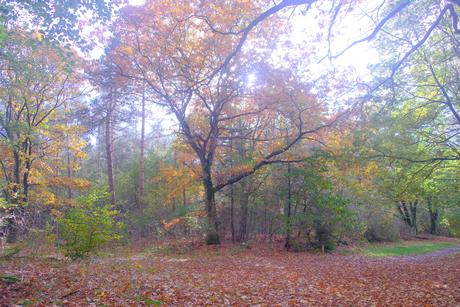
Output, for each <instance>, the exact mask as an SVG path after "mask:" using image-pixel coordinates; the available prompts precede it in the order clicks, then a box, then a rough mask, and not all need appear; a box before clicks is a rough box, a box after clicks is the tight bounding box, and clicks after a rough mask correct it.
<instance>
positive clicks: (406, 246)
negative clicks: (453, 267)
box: [364, 242, 455, 258]
mask: <svg viewBox="0 0 460 307" xmlns="http://www.w3.org/2000/svg"><path fill="white" fill-rule="evenodd" d="M454 245H455V244H454V243H448V242H437V243H426V242H411V243H406V242H405V243H401V242H399V243H391V244H381V245H379V244H377V245H373V246H372V247H369V248H366V249H365V250H364V254H365V255H366V256H368V257H373V258H381V257H388V256H404V255H422V254H429V253H433V252H436V251H438V250H442V249H446V248H449V247H453V246H454Z"/></svg>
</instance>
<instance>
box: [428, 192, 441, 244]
mask: <svg viewBox="0 0 460 307" xmlns="http://www.w3.org/2000/svg"><path fill="white" fill-rule="evenodd" d="M427 206H428V213H429V214H430V234H432V235H435V236H437V235H438V212H439V210H438V209H435V208H434V205H433V200H432V198H431V197H429V198H428V200H427Z"/></svg>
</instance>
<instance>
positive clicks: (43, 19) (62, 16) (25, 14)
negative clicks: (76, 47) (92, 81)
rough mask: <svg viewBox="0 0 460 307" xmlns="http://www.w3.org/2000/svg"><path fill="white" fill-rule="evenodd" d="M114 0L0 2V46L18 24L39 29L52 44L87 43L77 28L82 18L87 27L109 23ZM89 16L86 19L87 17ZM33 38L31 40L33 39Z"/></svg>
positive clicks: (5, 0)
mask: <svg viewBox="0 0 460 307" xmlns="http://www.w3.org/2000/svg"><path fill="white" fill-rule="evenodd" d="M115 3H116V1H98V0H89V1H72V0H64V1H63V0H53V1H49V0H13V1H11V0H2V1H1V2H0V24H1V26H0V43H2V42H3V41H4V40H5V37H6V36H7V35H8V32H7V31H8V30H9V29H11V27H14V26H15V25H17V24H22V25H23V26H24V24H29V25H30V26H31V27H33V28H40V29H42V30H40V32H41V33H42V34H45V35H46V37H47V38H48V39H50V40H51V41H59V42H61V43H71V42H77V43H79V44H83V43H86V41H85V40H84V39H83V38H82V36H81V33H80V30H79V29H78V27H77V25H78V22H77V21H78V20H81V19H82V17H85V18H84V19H86V21H87V22H88V24H89V25H93V26H94V25H95V24H99V23H101V22H106V21H108V20H110V15H111V13H112V10H113V9H114V4H115ZM88 17H89V18H88ZM32 39H33V38H32Z"/></svg>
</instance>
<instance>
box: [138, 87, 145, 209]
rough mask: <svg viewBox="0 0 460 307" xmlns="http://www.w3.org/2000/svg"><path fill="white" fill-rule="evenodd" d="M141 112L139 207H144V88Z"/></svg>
mask: <svg viewBox="0 0 460 307" xmlns="http://www.w3.org/2000/svg"><path fill="white" fill-rule="evenodd" d="M141 112H142V114H141V148H140V151H141V152H140V157H139V208H140V209H143V208H144V196H145V192H144V187H145V161H144V157H145V153H144V151H145V88H144V91H143V92H142V111H141Z"/></svg>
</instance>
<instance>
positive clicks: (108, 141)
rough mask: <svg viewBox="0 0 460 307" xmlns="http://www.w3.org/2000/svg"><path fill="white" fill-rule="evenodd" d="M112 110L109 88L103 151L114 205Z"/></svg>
mask: <svg viewBox="0 0 460 307" xmlns="http://www.w3.org/2000/svg"><path fill="white" fill-rule="evenodd" d="M114 111H115V99H114V93H113V89H112V88H111V89H110V95H109V101H108V106H107V118H106V122H105V151H106V155H107V177H108V184H109V192H110V193H111V197H110V204H111V205H112V206H115V205H116V197H115V176H114V165H113V164H114V163H113V160H114V159H113V157H114V148H113V130H114V121H115V119H114Z"/></svg>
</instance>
